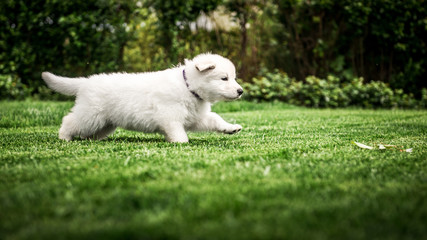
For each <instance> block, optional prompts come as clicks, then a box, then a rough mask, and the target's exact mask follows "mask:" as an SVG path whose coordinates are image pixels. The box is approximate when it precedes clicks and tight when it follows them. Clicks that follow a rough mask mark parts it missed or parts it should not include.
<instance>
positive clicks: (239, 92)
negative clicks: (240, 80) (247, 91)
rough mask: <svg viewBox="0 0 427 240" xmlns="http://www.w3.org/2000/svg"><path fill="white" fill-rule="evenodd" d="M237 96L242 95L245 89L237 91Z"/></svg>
mask: <svg viewBox="0 0 427 240" xmlns="http://www.w3.org/2000/svg"><path fill="white" fill-rule="evenodd" d="M237 94H239V96H240V95H242V94H243V89H241V88H239V89H237Z"/></svg>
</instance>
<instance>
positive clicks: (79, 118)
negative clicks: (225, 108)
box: [42, 54, 243, 142]
mask: <svg viewBox="0 0 427 240" xmlns="http://www.w3.org/2000/svg"><path fill="white" fill-rule="evenodd" d="M42 78H43V79H44V80H45V82H46V83H47V85H48V86H49V87H50V88H52V89H53V90H55V91H57V92H60V93H62V94H65V95H72V96H76V102H75V105H74V107H73V108H72V110H71V112H70V113H69V114H68V115H67V116H65V117H64V118H63V120H62V126H61V128H60V130H59V138H60V139H64V140H67V141H70V140H72V139H73V137H75V136H80V137H81V138H89V139H103V138H105V137H107V136H108V135H109V134H111V133H113V132H114V130H115V129H116V128H117V127H122V128H125V129H128V130H136V131H142V132H146V133H153V132H159V133H162V134H164V135H165V137H166V140H167V141H169V142H188V137H187V133H186V131H187V130H189V131H217V132H222V133H229V134H233V133H237V132H239V131H240V130H241V129H242V126H240V125H238V124H230V123H227V122H226V121H224V120H223V119H222V118H221V117H220V116H219V115H218V114H216V113H214V112H211V104H212V103H214V102H217V101H220V100H234V99H238V98H240V96H241V95H242V93H243V90H242V88H241V87H240V85H239V84H238V83H237V82H236V70H235V67H234V65H233V63H232V62H231V61H230V60H228V59H226V58H223V57H221V56H219V55H215V54H201V55H198V56H196V57H195V58H194V59H193V60H185V65H183V66H178V67H175V68H171V69H167V70H163V71H159V72H149V73H137V74H127V73H114V74H99V75H93V76H90V77H88V78H65V77H59V76H55V75H53V74H51V73H48V72H44V73H42Z"/></svg>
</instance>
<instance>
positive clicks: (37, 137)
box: [0, 102, 427, 239]
mask: <svg viewBox="0 0 427 240" xmlns="http://www.w3.org/2000/svg"><path fill="white" fill-rule="evenodd" d="M71 106H72V103H69V102H34V103H31V102H0V239H64V238H66V239H69V238H72V239H426V238H427V150H426V142H427V112H426V111H402V110H395V111H390V110H359V109H349V110H328V109H325V110H318V109H305V108H296V107H292V106H288V105H284V104H279V103H270V104H254V103H247V102H233V103H221V104H218V105H216V106H215V110H216V111H217V112H219V113H220V115H221V116H223V117H224V118H225V119H226V120H228V121H230V122H236V123H239V124H241V125H242V126H243V127H244V129H243V131H242V132H241V133H239V134H237V135H220V134H216V133H190V134H189V138H190V142H189V143H188V144H171V143H166V142H164V139H163V136H161V135H149V134H143V133H137V132H130V131H125V130H120V129H119V130H118V131H117V132H116V133H115V134H114V135H113V136H111V137H109V138H108V139H107V140H104V141H87V140H76V141H73V142H64V141H61V140H59V139H58V137H57V132H58V129H59V126H60V123H61V118H62V116H63V115H65V114H66V113H67V112H68V111H69V109H70V107H71ZM352 140H356V141H359V142H362V143H365V144H371V145H372V144H374V143H386V144H396V145H403V146H404V147H405V148H413V153H404V152H399V151H392V150H387V151H379V150H376V151H370V150H364V149H359V148H357V147H356V146H354V145H351V143H350V142H351V141H352Z"/></svg>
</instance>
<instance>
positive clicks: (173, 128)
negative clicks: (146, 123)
mask: <svg viewBox="0 0 427 240" xmlns="http://www.w3.org/2000/svg"><path fill="white" fill-rule="evenodd" d="M163 132H164V134H165V137H166V141H168V142H176V143H186V142H188V136H187V133H186V132H185V129H184V126H183V125H182V124H181V123H178V122H170V123H167V124H165V126H163Z"/></svg>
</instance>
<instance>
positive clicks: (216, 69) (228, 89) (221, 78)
mask: <svg viewBox="0 0 427 240" xmlns="http://www.w3.org/2000/svg"><path fill="white" fill-rule="evenodd" d="M185 71H186V75H187V81H188V83H189V88H190V90H192V91H194V92H196V93H197V94H198V95H199V96H200V98H202V99H203V100H206V101H208V102H217V101H221V100H225V101H231V100H234V99H238V98H240V96H241V95H242V93H243V89H242V87H241V86H240V85H239V84H238V83H237V82H236V68H235V67H234V64H233V63H232V62H231V61H230V60H228V59H226V58H224V57H221V56H219V55H216V54H201V55H198V56H196V57H195V58H193V59H192V60H186V61H185Z"/></svg>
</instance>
